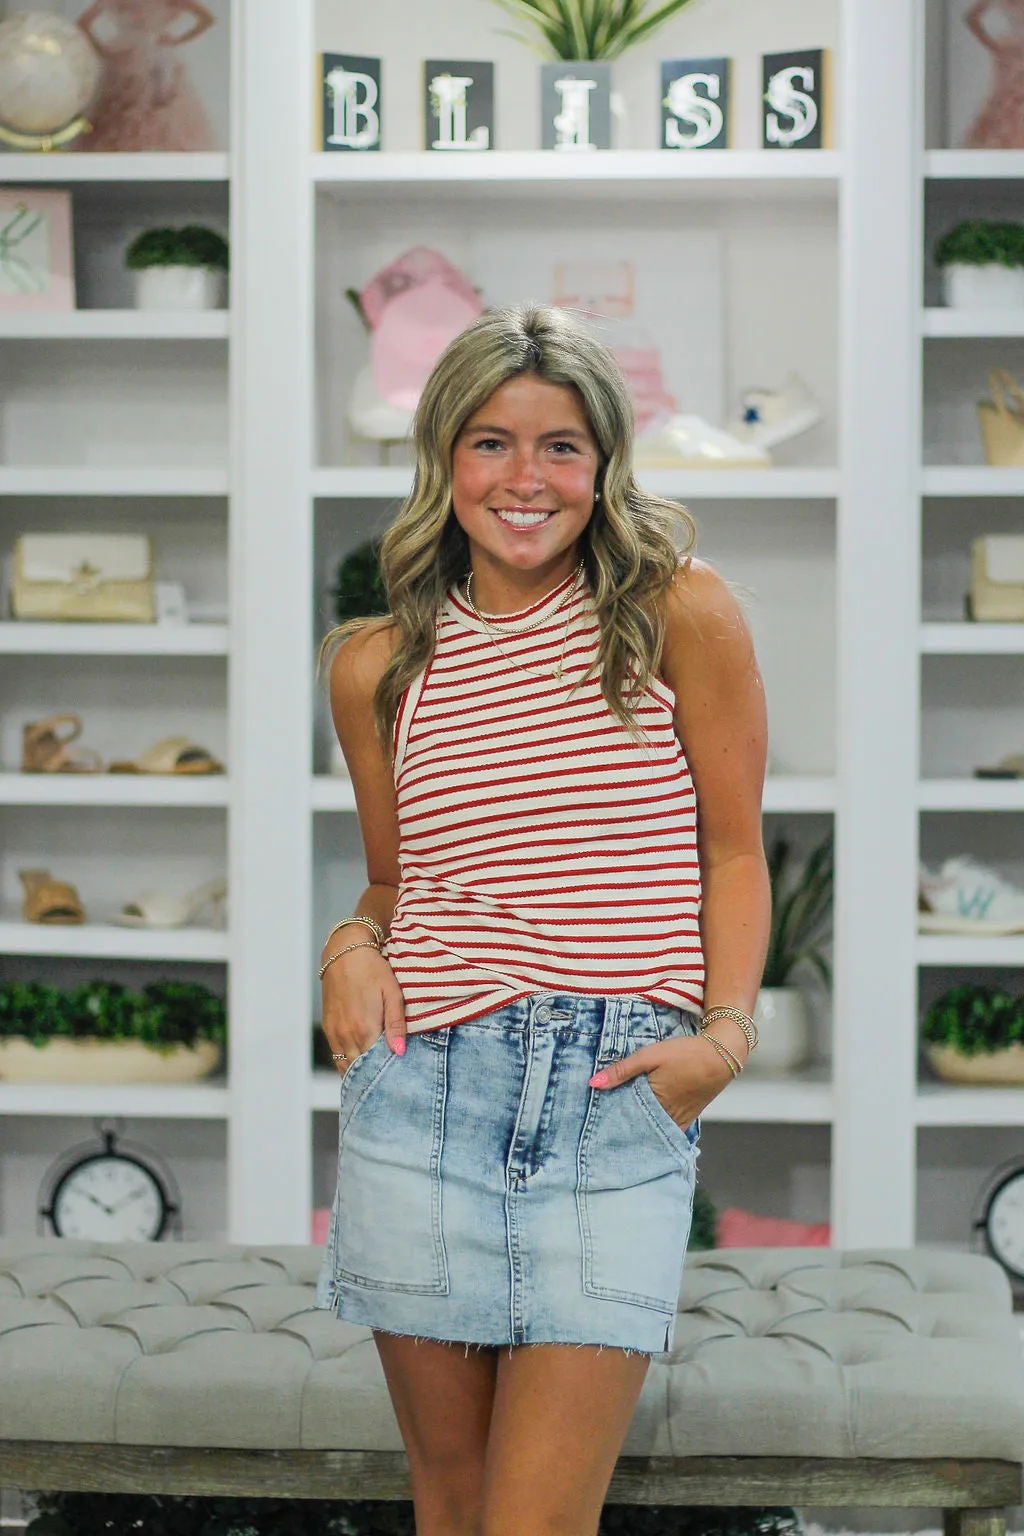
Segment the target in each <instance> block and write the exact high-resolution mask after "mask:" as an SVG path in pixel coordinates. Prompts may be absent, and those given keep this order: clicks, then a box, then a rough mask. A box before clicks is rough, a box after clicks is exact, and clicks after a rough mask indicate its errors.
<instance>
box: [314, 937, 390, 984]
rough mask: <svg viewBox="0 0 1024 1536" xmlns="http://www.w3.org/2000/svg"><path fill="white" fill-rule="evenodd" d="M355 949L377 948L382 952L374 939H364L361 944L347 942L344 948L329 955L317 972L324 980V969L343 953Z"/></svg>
mask: <svg viewBox="0 0 1024 1536" xmlns="http://www.w3.org/2000/svg"><path fill="white" fill-rule="evenodd" d="M353 949H375V950H376V951H377V953H378V955H379V954H380V945H379V944H375V943H374V942H373V940H372V939H364V940H363V942H362V943H361V944H346V945H345V948H344V949H339V950H338V952H337V953H336V954H333V955H328V956H327V959H326V960H325V961H324V963H323V965H322V966H321V967H320V969H319V971H318V972H317V975H318V976H319V978H320V980H321V981H323V979H324V971H326V969H327V967H328V966H329V965H333V964H334V962H335V960H340V959H341V957H342V955H347V954H348V953H349V952H350V951H351V950H353Z"/></svg>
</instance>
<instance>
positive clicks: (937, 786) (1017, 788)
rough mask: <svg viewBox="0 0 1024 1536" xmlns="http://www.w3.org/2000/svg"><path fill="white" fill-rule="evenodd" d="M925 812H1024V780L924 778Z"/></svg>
mask: <svg viewBox="0 0 1024 1536" xmlns="http://www.w3.org/2000/svg"><path fill="white" fill-rule="evenodd" d="M917 805H918V809H919V810H922V811H1024V779H973V778H971V779H922V780H921V781H920V783H919V784H918V786H917Z"/></svg>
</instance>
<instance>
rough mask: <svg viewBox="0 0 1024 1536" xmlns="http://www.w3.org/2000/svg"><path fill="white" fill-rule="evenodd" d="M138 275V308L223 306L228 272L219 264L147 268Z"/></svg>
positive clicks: (136, 301)
mask: <svg viewBox="0 0 1024 1536" xmlns="http://www.w3.org/2000/svg"><path fill="white" fill-rule="evenodd" d="M134 276H135V308H136V309H192V310H195V309H223V308H224V304H225V297H226V291H227V283H226V282H225V278H226V273H224V272H220V271H218V269H217V268H216V267H145V268H144V269H143V270H142V271H141V272H136V273H135V274H134Z"/></svg>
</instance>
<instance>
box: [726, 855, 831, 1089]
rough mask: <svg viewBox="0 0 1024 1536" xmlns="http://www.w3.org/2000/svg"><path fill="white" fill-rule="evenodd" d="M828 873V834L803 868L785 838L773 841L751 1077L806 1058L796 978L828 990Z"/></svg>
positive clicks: (806, 1025) (805, 1022)
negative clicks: (811, 977)
mask: <svg viewBox="0 0 1024 1536" xmlns="http://www.w3.org/2000/svg"><path fill="white" fill-rule="evenodd" d="M833 873H834V865H833V840H832V837H831V834H830V835H829V836H828V837H827V838H826V839H825V840H824V841H823V842H822V843H820V844H819V845H818V846H817V847H816V848H814V849H813V850H812V851H811V853H810V854H808V856H807V858H806V859H805V860H804V861H803V863H802V864H801V863H798V861H797V859H796V857H795V855H794V852H793V848H792V845H791V844H790V842H789V841H788V839H787V838H784V837H777V838H776V839H775V841H774V842H773V843H772V845H771V847H770V848H769V850H768V877H769V880H770V882H771V892H772V919H771V929H770V932H769V940H768V955H767V958H766V960H765V965H764V973H763V975H762V978H761V989H760V991H759V992H758V996H757V1005H756V1007H755V1009H754V1021H755V1023H756V1024H757V1027H758V1031H759V1033H760V1041H759V1044H758V1047H757V1050H756V1051H753V1052H752V1053H751V1056H750V1059H749V1062H748V1066H747V1070H748V1071H750V1072H754V1073H762V1072H763V1073H781V1072H790V1071H792V1070H793V1069H794V1068H796V1067H800V1066H803V1065H805V1064H806V1062H807V1061H808V1059H809V1057H810V1054H811V1017H810V1011H809V1009H808V1007H807V1000H806V998H805V997H804V995H803V993H802V991H801V990H800V988H799V987H798V986H797V985H796V978H797V977H798V976H799V973H800V972H801V970H805V969H807V968H810V969H812V970H814V971H817V973H818V975H819V976H820V977H821V979H822V980H823V981H824V983H825V985H826V986H829V985H830V984H831V980H832V970H831V967H830V965H829V963H828V961H827V960H826V958H825V956H824V954H823V953H822V947H823V945H824V944H825V943H826V942H827V940H828V938H829V937H830V935H831V929H832V889H833Z"/></svg>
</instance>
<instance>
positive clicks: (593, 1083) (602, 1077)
mask: <svg viewBox="0 0 1024 1536" xmlns="http://www.w3.org/2000/svg"><path fill="white" fill-rule="evenodd" d="M590 1087H591V1088H607V1087H608V1073H607V1072H595V1073H594V1075H593V1077H592V1078H591V1079H590Z"/></svg>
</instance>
